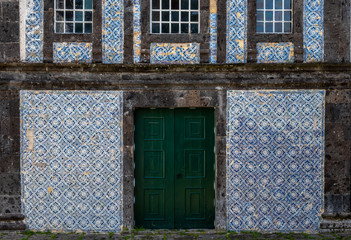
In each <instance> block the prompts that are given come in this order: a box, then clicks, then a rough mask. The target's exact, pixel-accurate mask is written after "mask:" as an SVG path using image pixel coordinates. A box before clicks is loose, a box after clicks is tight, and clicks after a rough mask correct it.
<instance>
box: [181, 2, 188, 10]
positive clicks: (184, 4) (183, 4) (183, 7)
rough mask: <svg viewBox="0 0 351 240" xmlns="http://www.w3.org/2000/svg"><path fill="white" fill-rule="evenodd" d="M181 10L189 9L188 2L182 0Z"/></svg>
mask: <svg viewBox="0 0 351 240" xmlns="http://www.w3.org/2000/svg"><path fill="white" fill-rule="evenodd" d="M181 8H182V9H189V0H182V6H181Z"/></svg>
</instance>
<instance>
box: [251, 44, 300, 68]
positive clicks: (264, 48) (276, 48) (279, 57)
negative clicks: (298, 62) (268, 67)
mask: <svg viewBox="0 0 351 240" xmlns="http://www.w3.org/2000/svg"><path fill="white" fill-rule="evenodd" d="M293 62H294V44H292V43H257V63H293Z"/></svg>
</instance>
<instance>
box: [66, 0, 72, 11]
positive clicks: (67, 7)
mask: <svg viewBox="0 0 351 240" xmlns="http://www.w3.org/2000/svg"><path fill="white" fill-rule="evenodd" d="M66 9H73V0H66Z"/></svg>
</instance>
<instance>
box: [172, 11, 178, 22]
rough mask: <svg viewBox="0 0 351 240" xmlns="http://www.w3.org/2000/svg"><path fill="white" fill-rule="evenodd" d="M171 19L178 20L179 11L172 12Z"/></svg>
mask: <svg viewBox="0 0 351 240" xmlns="http://www.w3.org/2000/svg"><path fill="white" fill-rule="evenodd" d="M172 21H179V12H172Z"/></svg>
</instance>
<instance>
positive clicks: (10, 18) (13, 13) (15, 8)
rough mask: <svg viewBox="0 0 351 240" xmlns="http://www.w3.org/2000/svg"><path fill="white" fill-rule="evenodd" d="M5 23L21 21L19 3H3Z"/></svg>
mask: <svg viewBox="0 0 351 240" xmlns="http://www.w3.org/2000/svg"><path fill="white" fill-rule="evenodd" d="M1 5H2V12H3V21H5V22H18V21H19V2H17V1H13V2H2V4H1Z"/></svg>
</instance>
